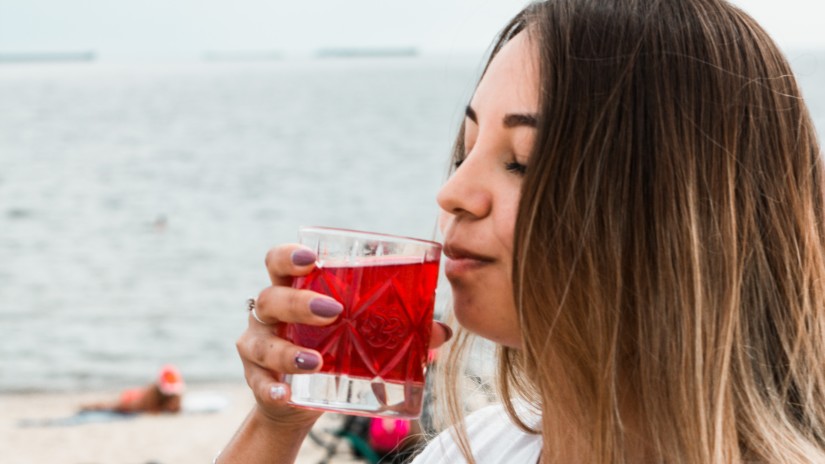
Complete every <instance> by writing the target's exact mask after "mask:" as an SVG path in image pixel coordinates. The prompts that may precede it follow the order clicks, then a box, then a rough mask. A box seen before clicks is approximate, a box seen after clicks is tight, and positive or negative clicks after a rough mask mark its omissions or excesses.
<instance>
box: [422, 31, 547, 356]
mask: <svg viewBox="0 0 825 464" xmlns="http://www.w3.org/2000/svg"><path fill="white" fill-rule="evenodd" d="M535 60H536V58H535V53H534V49H533V47H532V46H531V44H530V42H529V39H528V37H527V34H524V33H521V34H518V35H517V36H516V37H514V38H513V39H512V40H510V42H508V43H507V44H506V45H505V46H504V47H503V48H502V49H501V50H500V51H499V53H498V54H497V55H496V56H495V58H493V61H492V62H491V63H490V65H489V67H488V68H487V72H486V73H485V75H484V77H483V78H482V80H481V82H480V83H479V86H478V89H477V90H476V93H475V95H473V99H472V101H471V102H470V105H469V106H468V107H467V115H466V118H465V138H464V148H465V150H464V153H465V154H466V155H465V158H464V159H463V160H461V161H460V166H459V167H458V169H456V171H455V172H454V173H453V175H452V176H451V177H450V179H449V180H448V181H447V183H446V184H444V186H443V187H442V188H441V191H440V192H439V194H438V204H439V206H440V207H441V209H442V213H441V218H440V221H439V224H440V227H441V232H442V234H443V237H444V254H445V255H446V256H447V260H446V263H445V266H444V269H445V272H446V275H447V279H449V281H450V284H451V285H452V290H453V300H454V311H455V314H456V318H457V319H458V322H459V323H461V325H463V326H464V327H466V328H467V329H469V330H470V331H472V332H474V333H476V334H478V335H481V336H482V337H485V338H487V339H490V340H492V341H494V342H496V343H501V344H503V345H507V346H512V347H520V346H521V336H520V333H519V324H518V318H517V316H516V310H515V304H514V300H513V288H512V280H511V279H512V277H511V276H512V268H513V231H514V228H515V222H516V212H517V209H518V202H519V195H520V189H521V183H522V178H523V176H524V169H525V165H526V164H527V161H528V157H529V155H530V152H531V150H532V147H533V141H534V139H535V131H536V129H535V126H536V113H537V111H538V67H537V63H536V61H535Z"/></svg>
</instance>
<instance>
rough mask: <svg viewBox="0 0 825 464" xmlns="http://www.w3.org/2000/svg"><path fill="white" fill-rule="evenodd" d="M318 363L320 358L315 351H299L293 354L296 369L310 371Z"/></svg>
mask: <svg viewBox="0 0 825 464" xmlns="http://www.w3.org/2000/svg"><path fill="white" fill-rule="evenodd" d="M320 364H321V358H319V357H318V355H317V354H315V353H307V352H305V351H299V352H298V354H296V355H295V366H297V367H298V369H303V370H305V371H311V370H313V369H315V368H316V367H318V365H320Z"/></svg>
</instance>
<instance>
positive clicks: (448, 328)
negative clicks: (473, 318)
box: [435, 321, 453, 342]
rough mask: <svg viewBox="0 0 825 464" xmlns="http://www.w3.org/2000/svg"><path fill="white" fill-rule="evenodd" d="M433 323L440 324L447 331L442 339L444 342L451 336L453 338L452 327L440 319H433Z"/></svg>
mask: <svg viewBox="0 0 825 464" xmlns="http://www.w3.org/2000/svg"><path fill="white" fill-rule="evenodd" d="M435 323H436V324H438V325H440V326H441V327H442V328H443V329H444V331H445V332H447V334H446V335H445V336H444V341H445V342H447V341H449V340H450V339H451V338H453V329H452V328H451V327H450V326H448V325H447V324H445V323H443V322H441V321H435Z"/></svg>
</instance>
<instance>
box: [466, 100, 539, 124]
mask: <svg viewBox="0 0 825 464" xmlns="http://www.w3.org/2000/svg"><path fill="white" fill-rule="evenodd" d="M464 115H465V116H467V117H468V118H470V121H473V122H474V123H476V124H478V116H477V115H476V112H475V110H474V109H473V108H472V107H471V106H469V105H468V106H467V108H466V109H465V110H464ZM501 123H502V124H503V125H504V127H506V128H508V129H512V128H514V127H537V126H538V118H536V115H535V114H521V113H510V114H506V115H504V118H503V119H502V120H501Z"/></svg>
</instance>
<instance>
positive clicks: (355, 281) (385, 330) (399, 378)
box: [286, 259, 438, 383]
mask: <svg viewBox="0 0 825 464" xmlns="http://www.w3.org/2000/svg"><path fill="white" fill-rule="evenodd" d="M437 280H438V261H427V262H424V263H421V262H417V263H398V261H395V262H392V261H389V262H388V261H386V260H383V261H381V260H378V259H377V260H376V265H372V266H336V265H331V266H325V267H322V268H316V269H315V270H313V271H312V273H311V274H309V275H308V276H306V277H300V278H296V279H295V282H294V283H293V285H292V286H293V287H295V288H303V289H309V290H313V291H316V292H319V293H323V294H325V295H329V296H331V297H332V298H334V299H335V300H337V301H339V302H341V303H342V304H343V305H344V311H343V312H342V313H341V315H340V316H338V319H336V320H335V322H333V323H332V324H330V325H328V326H323V327H316V326H308V325H303V324H288V325H287V329H286V338H287V339H289V340H291V341H292V342H293V343H295V344H296V345H298V346H303V347H307V348H312V349H315V350H318V351H319V352H320V353H321V354H322V355H323V357H324V365H323V367H322V368H321V372H323V373H329V374H338V375H348V376H350V377H355V378H362V379H366V380H371V379H374V378H375V377H380V378H382V379H384V380H385V381H388V382H393V383H405V382H416V383H423V382H424V367H425V364H426V361H427V350H428V348H429V343H430V331H431V329H432V320H433V306H434V303H435V287H436V282H437Z"/></svg>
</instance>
